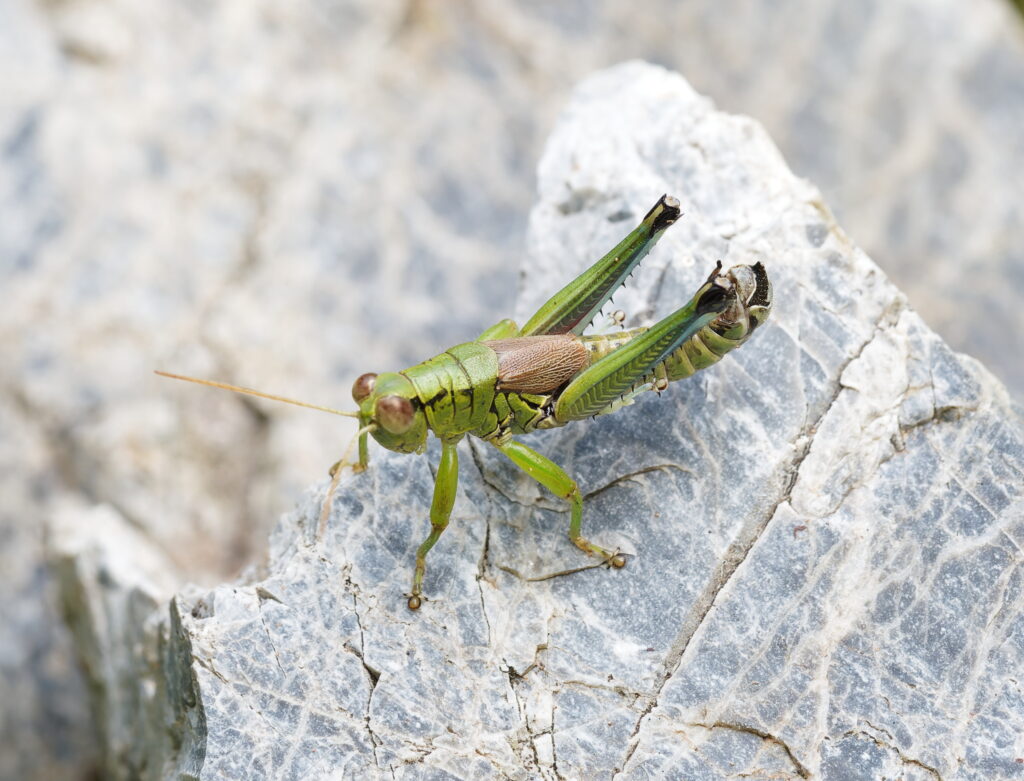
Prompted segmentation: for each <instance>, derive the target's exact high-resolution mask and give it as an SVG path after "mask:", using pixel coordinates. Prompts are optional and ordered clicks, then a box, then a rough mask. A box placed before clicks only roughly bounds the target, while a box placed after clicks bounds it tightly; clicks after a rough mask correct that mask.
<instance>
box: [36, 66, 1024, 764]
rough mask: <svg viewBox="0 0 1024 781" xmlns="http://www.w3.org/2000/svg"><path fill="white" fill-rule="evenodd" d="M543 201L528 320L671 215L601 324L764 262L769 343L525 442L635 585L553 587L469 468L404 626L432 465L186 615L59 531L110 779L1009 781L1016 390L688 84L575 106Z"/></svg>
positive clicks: (539, 541)
mask: <svg viewBox="0 0 1024 781" xmlns="http://www.w3.org/2000/svg"><path fill="white" fill-rule="evenodd" d="M598 126H599V127H600V128H601V131H602V132H601V133H600V134H597V133H594V132H593V129H594V128H595V127H598ZM539 180H540V181H539V189H540V201H539V204H538V205H537V206H536V208H535V209H534V211H533V214H532V218H531V226H530V232H529V241H528V243H529V253H528V258H527V261H526V265H525V267H524V269H523V278H522V279H523V290H522V295H521V297H520V301H519V304H518V307H517V309H518V315H519V316H520V317H522V316H523V315H525V314H527V313H528V312H529V311H531V309H532V308H533V307H534V306H535V305H536V304H537V303H538V302H539V301H541V300H542V299H543V298H544V297H545V296H546V295H547V294H549V293H550V292H551V291H552V289H553V288H554V287H555V286H557V285H558V284H559V283H560V282H562V281H563V280H564V279H567V278H569V277H571V276H572V275H573V274H574V273H576V272H578V271H579V270H580V269H581V268H583V267H584V266H585V265H587V264H588V263H589V262H591V261H592V260H593V259H594V258H595V257H597V256H599V255H600V254H601V253H602V252H603V251H604V250H605V249H606V248H607V247H608V246H609V245H610V244H611V243H613V242H614V241H615V240H616V239H617V238H619V237H620V236H621V234H622V233H623V232H624V231H625V229H626V228H628V227H630V226H631V225H632V224H633V222H634V221H635V220H636V219H637V218H638V217H639V216H641V215H642V214H643V212H644V210H645V209H646V208H647V207H648V206H649V205H650V203H651V202H653V200H654V198H655V197H656V196H657V195H658V194H660V193H662V192H670V193H675V194H677V195H679V196H680V197H681V198H682V199H683V200H684V202H685V203H686V204H687V209H686V216H685V218H684V219H683V220H681V221H680V222H679V223H678V224H677V225H676V226H675V227H673V229H672V230H671V231H670V232H669V233H668V234H667V235H666V237H665V238H664V239H663V240H662V242H661V243H660V244H659V246H658V248H657V250H656V251H655V253H653V254H652V256H651V257H650V258H649V260H648V262H647V263H645V266H644V268H643V270H642V271H641V272H640V273H639V274H638V275H637V276H636V278H635V279H634V280H633V281H632V282H631V284H630V285H629V286H628V287H627V288H626V289H625V290H624V291H623V292H622V294H621V295H619V296H617V297H616V302H615V303H616V306H622V307H624V308H625V309H627V311H629V312H631V313H634V315H635V317H637V318H640V319H647V318H649V317H650V316H652V315H653V316H657V315H658V314H663V313H666V312H668V311H670V310H671V309H673V308H675V307H676V306H678V304H679V302H680V301H681V300H684V299H685V298H687V297H688V295H689V292H690V291H691V290H692V289H693V288H694V287H695V286H696V284H697V283H698V281H699V280H700V279H702V278H703V277H704V276H705V275H706V273H707V271H708V269H709V267H710V266H711V264H712V263H713V261H714V259H716V258H722V259H724V260H725V262H726V263H730V264H731V263H738V262H752V261H754V260H756V259H760V260H763V261H764V262H765V263H766V264H767V266H768V268H769V271H770V274H771V276H772V279H773V281H774V285H775V292H776V307H775V311H774V314H773V316H772V319H771V320H770V321H769V323H768V324H767V325H766V326H765V328H764V329H763V331H761V332H759V333H758V334H757V335H756V336H755V338H754V339H752V341H751V342H750V343H749V344H748V345H747V346H746V347H744V348H743V349H742V350H740V351H738V352H737V353H735V354H734V355H732V356H730V357H729V358H728V359H726V360H725V361H723V362H722V363H720V364H719V365H718V366H716V367H714V368H712V369H711V370H708V371H706V372H703V373H702V374H700V375H698V376H697V377H695V378H692V379H691V380H690V381H687V382H685V383H680V384H677V385H674V386H672V387H671V388H670V390H669V391H668V392H666V393H665V394H663V396H662V397H661V398H657V397H654V396H650V397H648V398H644V399H642V400H641V401H639V402H638V403H637V404H636V405H634V406H633V407H631V408H629V409H626V410H623V411H620V412H618V413H616V414H615V415H611V416H608V417H604V418H600V419H598V420H595V421H592V422H587V423H583V424H575V425H573V426H571V427H569V428H567V429H565V430H561V431H556V432H550V433H548V434H545V435H536V436H534V437H532V438H531V441H532V442H533V443H534V444H535V445H536V446H537V447H539V448H540V449H541V450H542V451H543V452H545V453H546V454H548V455H550V456H551V457H552V458H554V459H555V460H556V461H558V462H559V463H561V464H563V465H564V466H566V468H567V469H569V470H570V471H571V473H573V474H574V475H575V476H576V477H577V478H578V480H579V482H580V484H581V487H582V489H583V491H584V493H585V494H586V496H587V505H586V516H585V526H586V528H587V529H588V533H589V534H590V536H592V538H594V539H596V540H599V541H602V542H604V543H605V544H609V545H618V546H620V547H621V548H622V549H623V550H624V551H627V552H629V553H631V554H635V555H634V556H632V557H631V559H630V562H629V565H628V566H627V568H626V569H625V570H622V571H618V572H613V571H609V570H607V569H605V568H603V567H601V566H592V567H589V568H586V569H584V570H582V571H575V572H570V573H566V572H564V571H565V570H567V569H576V568H578V567H580V566H582V565H585V564H586V563H587V561H586V559H585V558H583V557H582V556H581V554H580V553H579V552H578V551H577V550H576V549H575V548H573V547H572V546H571V545H570V544H569V542H568V540H567V539H566V537H565V528H566V523H567V514H566V513H565V512H564V510H563V508H560V507H559V506H558V502H556V501H554V500H552V499H551V498H550V497H548V496H546V495H545V494H543V493H542V492H541V491H540V490H538V489H537V488H536V486H535V485H534V484H533V483H531V482H530V481H529V480H528V479H527V478H525V477H523V476H522V475H521V474H520V473H518V472H517V471H516V470H515V469H514V468H513V467H512V466H511V465H509V464H507V463H506V462H504V461H503V460H502V459H501V458H500V456H499V454H497V453H496V452H494V451H492V450H490V449H489V448H486V447H483V446H481V445H480V444H479V443H469V444H468V445H464V446H462V450H461V452H462V461H463V466H462V472H461V475H462V482H461V485H460V490H459V496H458V499H457V502H456V507H455V512H454V514H453V520H452V525H451V527H450V528H449V530H448V531H447V532H446V534H445V535H444V537H443V538H442V540H441V542H440V543H439V544H438V546H437V548H435V550H434V551H433V552H432V553H431V556H430V560H429V563H430V567H429V569H428V580H427V592H428V594H429V596H430V597H431V599H430V600H429V601H428V602H427V603H426V605H425V606H424V607H423V609H422V610H421V611H420V612H419V613H418V614H410V613H409V612H408V611H407V610H406V608H405V606H404V598H403V591H404V590H405V589H406V588H407V587H408V579H409V576H410V574H411V562H412V557H413V552H414V549H415V547H416V545H417V544H418V542H419V540H420V538H421V537H422V535H423V534H425V532H426V527H427V522H426V517H427V512H428V507H429V503H430V491H431V482H432V481H431V468H430V463H431V461H430V459H425V458H417V457H410V456H399V455H394V454H389V453H386V452H382V451H380V450H379V449H377V450H375V451H374V454H373V462H372V465H371V468H370V470H369V471H367V472H366V473H364V474H361V475H357V476H348V477H346V478H345V479H344V480H343V481H342V483H341V485H340V487H339V489H338V491H337V492H336V494H335V495H334V497H333V501H332V502H331V504H330V514H329V517H328V518H327V520H326V524H325V526H324V533H323V535H322V536H320V535H318V528H319V527H320V515H321V510H322V503H323V501H324V498H325V491H326V487H327V486H326V483H325V482H324V483H321V484H319V485H318V486H316V487H315V488H313V489H312V490H311V491H309V492H308V493H307V495H306V496H305V498H304V499H303V500H302V501H301V502H300V504H299V506H298V508H297V509H296V510H295V511H294V512H293V513H291V514H290V515H288V516H286V517H285V518H284V519H283V520H282V521H281V523H280V524H279V525H278V527H277V528H276V530H275V531H274V533H273V535H272V536H271V542H270V552H269V559H268V563H267V565H266V569H265V570H264V571H261V572H252V573H251V574H250V576H249V577H248V578H245V579H243V580H242V581H240V582H238V583H236V584H233V585H223V586H219V587H217V588H214V589H213V590H210V591H205V592H204V591H201V590H196V589H190V590H187V591H185V592H181V593H178V594H177V595H175V596H174V597H173V598H172V599H171V601H170V614H169V616H168V615H166V614H165V613H164V609H163V608H158V609H156V610H155V611H154V612H153V613H152V614H150V615H149V616H148V617H144V616H143V613H144V611H143V612H139V613H133V612H132V611H135V610H138V609H140V608H141V607H148V606H151V605H154V604H159V603H160V594H161V593H166V592H161V587H160V586H158V585H154V584H153V578H152V577H151V576H146V575H145V574H144V573H145V571H146V570H147V569H148V568H149V567H156V568H157V569H159V567H158V562H153V563H152V564H147V563H146V561H145V559H144V558H143V557H142V556H138V557H124V556H123V554H122V555H121V556H120V558H119V560H115V561H113V562H112V561H111V557H116V556H117V546H118V545H119V544H120V543H119V540H120V539H121V538H120V536H119V534H116V533H114V532H113V531H112V530H113V529H115V528H116V527H117V526H118V524H119V523H122V522H120V521H118V520H117V518H116V516H115V515H114V514H112V513H108V512H106V511H104V520H103V522H99V521H96V520H95V519H94V520H93V522H92V523H91V524H84V523H75V522H74V521H73V520H71V521H66V522H64V524H63V525H64V526H65V527H67V526H70V527H71V528H78V529H82V528H85V527H86V526H89V527H90V528H97V529H100V531H99V532H98V533H96V534H88V535H86V536H85V538H84V541H83V540H82V539H78V540H75V539H73V538H72V537H71V536H70V535H68V534H58V535H56V537H57V540H58V547H59V549H60V550H59V561H60V572H61V573H62V575H63V576H64V577H62V582H63V583H64V585H65V590H66V591H67V592H69V593H71V594H85V595H86V596H85V602H86V606H85V607H83V608H81V609H79V610H78V611H75V612H76V614H78V615H82V616H88V618H87V620H85V621H84V622H82V623H81V624H80V625H79V626H78V628H77V633H76V635H77V636H78V637H81V636H82V634H83V633H85V634H86V635H89V633H90V632H91V633H92V634H93V635H98V636H99V637H101V638H102V640H101V644H102V643H109V646H108V647H107V648H98V649H97V650H96V652H95V658H96V659H98V660H100V661H101V662H102V664H101V665H99V666H98V667H97V670H96V672H94V673H93V674H94V676H95V677H94V681H95V682H96V688H97V690H98V691H99V693H100V696H101V698H105V700H104V701H105V702H108V703H110V702H114V701H115V700H116V701H117V703H118V705H117V707H118V708H121V710H119V711H118V710H116V709H115V708H113V707H111V708H110V712H111V713H114V714H115V715H114V716H112V717H111V718H112V719H113V720H114V721H115V722H116V723H114V724H109V725H103V726H104V727H105V729H106V731H107V734H111V735H118V736H119V737H118V742H117V745H116V746H114V748H115V749H116V751H115V752H114V754H113V760H114V761H113V764H112V766H111V767H110V768H109V770H110V772H111V774H112V775H113V776H120V777H129V776H133V775H144V776H147V777H153V778H155V777H159V776H160V775H161V773H165V774H166V773H170V772H171V770H172V769H173V770H174V771H175V772H188V773H192V774H195V775H198V776H199V777H201V778H264V777H275V778H308V777H323V778H364V777H375V776H381V777H392V776H394V777H407V778H413V777H415V778H435V777H436V778H523V779H525V778H556V777H562V778H593V777H609V776H610V775H615V776H616V777H620V778H649V777H666V778H686V779H727V778H761V779H766V778H812V777H813V778H825V779H856V778H865V779H868V778H871V779H875V778H901V779H932V778H943V779H992V778H1005V779H1012V778H1024V762H1022V760H1024V742H1022V738H1021V735H1022V734H1024V693H1022V690H1021V685H1020V682H1019V676H1018V671H1019V670H1020V669H1021V665H1022V664H1024V610H1022V607H1024V591H1022V590H1024V568H1022V567H1021V560H1022V555H1021V546H1022V544H1024V423H1022V420H1021V416H1020V410H1019V409H1018V408H1017V407H1015V406H1014V405H1013V404H1012V403H1011V402H1010V400H1009V399H1008V396H1007V393H1006V391H1005V390H1004V388H1003V387H1002V386H1001V385H1000V384H999V383H998V381H996V380H995V379H993V378H992V376H991V375H989V374H988V373H987V372H986V371H985V370H984V369H983V368H982V367H981V366H980V365H979V364H978V363H977V362H976V361H974V360H973V359H970V358H967V357H964V356H960V355H957V354H955V353H954V352H952V351H951V350H950V349H949V348H948V347H947V346H946V344H945V343H944V342H943V341H942V340H941V339H940V338H939V337H937V336H936V335H935V334H934V333H933V332H932V331H931V330H929V329H928V328H927V326H925V325H924V324H923V323H922V321H921V319H920V317H919V316H918V315H917V314H916V313H915V312H914V311H913V310H912V309H910V308H909V307H908V305H907V301H906V299H905V298H904V296H903V295H902V294H901V293H900V292H899V291H898V290H897V289H896V288H895V287H894V286H893V285H892V284H891V283H890V282H889V281H888V280H887V279H886V278H885V276H884V275H883V274H882V273H881V272H880V271H879V269H878V268H877V267H876V266H875V265H874V263H872V262H871V260H869V259H868V258H867V256H866V255H865V254H864V253H863V252H862V251H860V250H859V249H857V248H856V247H855V246H854V245H853V244H852V242H851V241H850V239H849V238H848V237H847V236H846V234H845V233H844V232H843V231H842V230H841V229H840V228H839V227H838V225H837V224H836V223H835V221H834V220H833V218H832V216H831V214H830V212H829V210H828V209H827V207H826V206H825V205H824V203H823V201H822V199H821V196H820V195H819V193H818V192H817V191H816V190H815V189H814V188H813V187H812V186H811V185H810V184H809V183H807V182H805V181H803V180H800V179H798V178H796V177H794V176H793V175H792V174H791V173H790V172H789V170H788V169H787V167H786V165H785V163H784V162H783V160H782V157H781V156H780V154H779V153H778V151H777V150H776V149H775V147H774V146H773V144H772V143H771V141H770V140H769V138H768V136H767V135H766V134H765V132H764V131H763V130H762V129H761V128H760V126H759V125H758V124H756V123H755V122H753V121H752V120H749V119H746V118H742V117H735V116H730V115H727V114H724V113H716V112H715V111H714V110H713V108H712V106H711V104H710V102H709V101H708V100H707V99H705V98H702V97H700V96H699V95H698V94H696V93H695V92H694V91H693V90H692V89H691V88H690V87H689V86H688V85H687V83H686V82H685V81H684V80H683V79H682V78H681V77H679V76H677V75H673V74H670V73H668V72H666V71H663V70H661V69H658V68H655V67H652V66H648V65H643V64H639V63H634V64H628V65H625V66H621V67H618V68H615V69H612V70H610V71H607V72H604V73H602V74H599V75H597V76H595V77H594V78H592V79H590V80H588V81H587V82H585V83H584V84H583V85H582V86H581V87H580V88H579V89H578V90H577V91H576V93H575V96H574V98H573V100H572V102H571V103H570V105H569V107H568V109H567V110H566V112H565V113H564V115H563V116H562V118H561V120H560V122H559V124H558V126H557V127H556V129H555V131H554V134H553V137H552V138H551V140H550V142H549V145H548V148H547V151H546V154H545V156H544V158H543V161H542V163H541V166H540V175H539ZM436 455H437V454H436V451H435V450H434V449H431V453H430V456H431V457H432V458H436ZM68 540H70V542H68ZM147 544H148V543H145V542H144V541H143V542H141V543H140V545H141V548H140V549H141V550H146V545H147ZM83 551H84V552H83ZM104 572H106V573H108V575H106V576H104V575H102V574H101V573H104ZM553 573H561V574H556V575H555V576H553V577H545V576H548V575H551V574H553ZM140 584H143V585H140ZM133 594H135V595H136V597H135V598H134V599H132V595H133ZM127 615H131V616H132V617H133V618H134V620H131V621H129V620H126V616H127ZM97 627H100V628H103V627H114V630H113V631H101V632H97V631H96V628H97ZM119 638H123V639H120V640H119ZM85 645H86V646H87V647H88V643H86V644H85ZM127 670H130V671H131V676H126V675H125V672H126V671H127ZM154 693H157V694H162V695H163V696H155V695H154ZM126 703H127V704H126ZM126 713H132V714H134V716H132V717H126V716H125V714H126ZM118 714H119V715H118ZM161 727H166V728H167V729H165V730H161ZM122 749H123V750H122Z"/></svg>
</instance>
